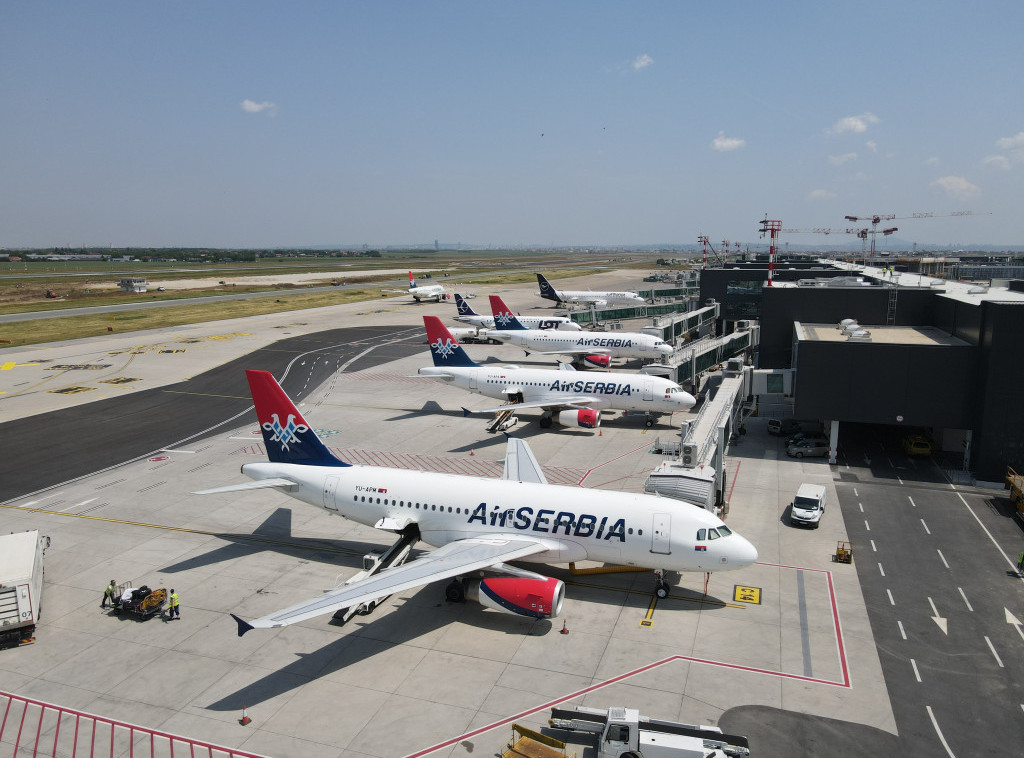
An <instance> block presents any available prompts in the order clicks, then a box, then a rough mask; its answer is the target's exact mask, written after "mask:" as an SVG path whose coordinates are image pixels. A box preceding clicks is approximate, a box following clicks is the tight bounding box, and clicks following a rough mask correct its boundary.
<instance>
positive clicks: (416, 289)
mask: <svg viewBox="0 0 1024 758" xmlns="http://www.w3.org/2000/svg"><path fill="white" fill-rule="evenodd" d="M389 291H390V292H403V293H405V294H406V295H412V297H413V300H415V301H416V302H417V303H422V302H423V301H424V300H433V301H434V302H435V303H440V302H441V301H442V300H447V299H448V294H447V293H446V292H445V291H444V286H443V285H440V284H427V285H425V286H422V287H421V286H420V285H418V284H416V279H415V278H414V277H413V275H412V271H410V272H409V289H407V290H389Z"/></svg>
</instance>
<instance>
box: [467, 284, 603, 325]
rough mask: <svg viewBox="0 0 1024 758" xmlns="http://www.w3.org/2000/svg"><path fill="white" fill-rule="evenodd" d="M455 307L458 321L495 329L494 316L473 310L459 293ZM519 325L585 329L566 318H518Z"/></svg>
mask: <svg viewBox="0 0 1024 758" xmlns="http://www.w3.org/2000/svg"><path fill="white" fill-rule="evenodd" d="M455 306H456V307H457V308H458V309H459V315H458V316H456V317H455V320H456V321H461V322H462V323H464V324H472V325H473V326H475V327H477V328H480V329H493V328H494V316H484V315H483V314H480V313H477V312H476V311H474V310H473V308H472V306H471V305H470V304H469V303H467V302H466V300H465V299H464V298H463V297H462V295H460V294H459V293H458V292H456V293H455ZM518 318H519V323H521V324H522V325H523V326H525V327H526V328H527V329H562V330H563V331H571V332H579V331H582V330H583V327H582V326H580V325H579V324H577V323H576V322H575V321H573V320H572V319H571V318H566V317H565V316H518Z"/></svg>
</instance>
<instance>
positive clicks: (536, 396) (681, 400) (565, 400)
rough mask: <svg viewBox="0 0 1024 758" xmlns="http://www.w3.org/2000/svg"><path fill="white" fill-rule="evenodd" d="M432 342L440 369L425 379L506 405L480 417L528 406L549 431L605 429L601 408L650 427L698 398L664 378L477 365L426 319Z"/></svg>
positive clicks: (434, 320) (565, 367)
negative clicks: (636, 416)
mask: <svg viewBox="0 0 1024 758" xmlns="http://www.w3.org/2000/svg"><path fill="white" fill-rule="evenodd" d="M423 325H424V326H425V327H426V329H427V342H428V343H430V355H431V357H432V358H433V359H434V365H433V366H428V367H425V368H421V369H420V370H419V372H418V373H419V375H420V376H429V377H433V378H435V379H439V380H441V381H443V382H449V383H451V384H452V385H454V386H456V387H458V388H460V389H464V390H469V391H470V392H476V393H478V394H480V395H486V396H487V397H493V398H495V399H498V400H504V401H506V404H505V405H500V406H498V407H496V408H484V409H482V410H478V411H473V412H474V413H504V412H507V411H517V410H520V409H523V408H541V409H543V411H544V413H543V415H542V416H541V417H540V425H541V427H542V428H544V429H547V428H548V427H550V426H551V425H552V423H553V422H554V421H557V422H558V423H559V424H560V425H562V426H572V427H583V428H586V429H595V428H597V427H598V426H600V425H601V409H603V408H609V409H612V410H620V411H643V412H645V413H646V414H647V426H651V425H652V424H653V423H654V418H655V416H659V415H661V414H666V413H667V414H671V413H675V412H676V411H685V410H687V409H689V408H692V407H693V406H694V405H695V404H696V402H697V401H696V400H695V399H694V398H693V396H692V395H690V394H689V393H687V392H684V391H683V390H682V389H681V388H680V387H679V385H678V384H676V383H675V382H672V381H669V380H668V379H663V378H662V377H660V376H650V375H648V374H633V373H618V374H611V373H607V372H590V371H588V372H585V373H580V372H577V371H576V370H575V369H573V367H572V366H571V365H570V364H568V363H563V364H561V369H562V370H554V369H545V368H521V367H519V366H481V365H480V364H478V363H474V362H473V361H472V359H470V357H469V356H468V355H467V354H466V351H465V350H463V349H462V346H461V345H459V343H458V340H456V339H454V338H453V337H452V335H451V332H449V331H448V329H447V328H446V327H445V325H444V324H442V323H441V319H439V318H438V317H437V316H424V317H423Z"/></svg>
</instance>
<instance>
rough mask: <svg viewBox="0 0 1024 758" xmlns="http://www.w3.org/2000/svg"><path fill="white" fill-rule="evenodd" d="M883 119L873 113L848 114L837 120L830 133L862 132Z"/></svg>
mask: <svg viewBox="0 0 1024 758" xmlns="http://www.w3.org/2000/svg"><path fill="white" fill-rule="evenodd" d="M880 121H881V119H880V118H878V116H876V115H875V114H873V113H862V114H861V115H859V116H846V117H845V118H841V119H839V120H838V121H836V122H835V123H834V124H833V125H832V129H831V130H830V132H829V133H830V134H845V133H846V132H854V133H855V134H862V133H864V132H866V131H867V130H868V127H869V126H871V125H872V124H877V123H879V122H880Z"/></svg>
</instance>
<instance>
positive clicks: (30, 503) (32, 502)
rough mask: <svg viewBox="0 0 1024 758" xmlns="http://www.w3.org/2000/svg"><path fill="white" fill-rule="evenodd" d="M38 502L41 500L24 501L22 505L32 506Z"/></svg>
mask: <svg viewBox="0 0 1024 758" xmlns="http://www.w3.org/2000/svg"><path fill="white" fill-rule="evenodd" d="M38 502H39V501H38V500H29V501H28V502H27V503H22V504H21V507H22V508H31V507H32V506H33V505H35V504H36V503H38Z"/></svg>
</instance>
